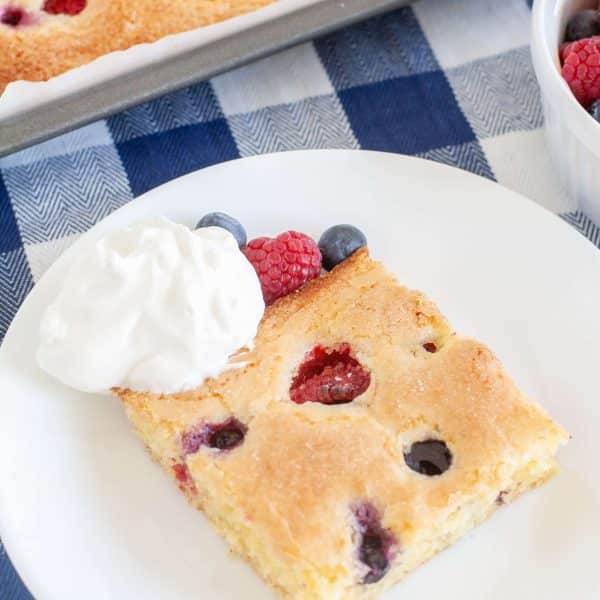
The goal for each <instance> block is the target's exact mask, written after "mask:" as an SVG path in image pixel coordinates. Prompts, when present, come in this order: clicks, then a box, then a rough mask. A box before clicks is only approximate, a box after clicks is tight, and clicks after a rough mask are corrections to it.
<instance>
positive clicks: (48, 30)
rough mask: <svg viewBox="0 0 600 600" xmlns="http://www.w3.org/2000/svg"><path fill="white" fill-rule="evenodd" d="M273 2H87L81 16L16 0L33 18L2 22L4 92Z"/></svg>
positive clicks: (0, 84) (37, 1)
mask: <svg viewBox="0 0 600 600" xmlns="http://www.w3.org/2000/svg"><path fill="white" fill-rule="evenodd" d="M272 1H273V0H185V1H181V0H152V1H151V2H149V1H148V0H87V6H86V8H85V9H84V10H83V11H82V12H81V13H79V14H78V15H73V16H70V15H54V14H47V13H45V12H43V11H42V10H41V7H42V6H43V4H44V2H43V0H12V1H11V3H10V4H11V6H15V7H22V8H24V9H26V10H28V11H31V14H32V15H33V17H32V18H33V19H34V22H33V23H32V24H30V25H23V26H20V27H10V26H7V25H2V24H0V56H2V60H1V61H0V94H1V93H2V92H3V90H4V88H5V87H6V86H7V85H8V84H9V83H10V82H11V81H17V80H20V79H25V80H29V81H45V80H47V79H49V78H50V77H53V76H55V75H59V74H60V73H63V72H64V71H67V70H69V69H72V68H74V67H78V66H81V65H84V64H86V63H88V62H90V61H92V60H94V59H95V58H98V57H99V56H102V55H103V54H107V53H109V52H113V51H115V50H125V49H126V48H129V47H131V46H133V45H135V44H140V43H144V42H153V41H156V40H158V39H160V38H162V37H164V36H167V35H170V34H173V33H179V32H182V31H188V30H190V29H195V28H196V27H201V26H204V25H209V24H211V23H216V22H218V21H223V20H225V19H229V18H231V17H234V16H237V15H241V14H243V13H246V12H250V11H253V10H256V9H257V8H261V7H262V6H266V5H267V4H270V3H271V2H272Z"/></svg>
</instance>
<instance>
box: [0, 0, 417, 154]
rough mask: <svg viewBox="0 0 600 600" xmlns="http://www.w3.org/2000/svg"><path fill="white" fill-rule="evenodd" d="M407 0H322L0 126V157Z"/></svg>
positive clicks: (50, 103)
mask: <svg viewBox="0 0 600 600" xmlns="http://www.w3.org/2000/svg"><path fill="white" fill-rule="evenodd" d="M410 2H411V0H322V1H321V2H318V3H316V4H311V5H309V6H306V7H304V8H301V9H298V10H295V11H294V12H291V13H288V14H284V15H283V16H280V17H277V18H276V19H273V20H271V21H267V22H264V23H261V24H259V25H255V26H253V27H250V28H248V29H245V30H242V31H241V32H237V33H235V34H232V35H228V36H226V37H221V38H219V39H216V40H213V41H211V42H209V43H206V44H202V45H199V46H198V47H196V48H194V50H193V51H187V52H184V53H182V54H179V55H177V56H175V57H172V58H170V59H168V60H165V61H163V62H160V63H157V64H153V65H151V66H148V67H144V68H141V69H138V70H135V71H133V72H130V73H127V74H125V75H120V76H118V77H115V78H114V79H111V80H109V81H105V82H102V83H99V84H97V85H94V86H91V87H89V88H88V89H86V90H85V91H83V92H78V93H76V94H72V95H70V96H67V97H66V98H61V99H57V100H54V101H51V102H48V103H47V104H44V105H42V106H37V107H35V108H31V109H29V110H27V111H25V112H22V113H19V114H18V115H16V116H13V117H9V118H8V119H6V120H3V121H1V122H0V156H4V155H6V154H10V153H11V152H15V151H16V150H20V149H22V148H25V147H27V146H30V145H32V144H35V143H38V142H42V141H44V140H47V139H49V138H51V137H54V136H56V135H59V134H61V133H64V132H66V131H69V130H71V129H75V128H76V127H80V126H82V125H85V124H87V123H90V122H92V121H96V120H98V119H101V118H104V117H107V116H109V115H111V114H114V113H116V112H119V111H121V110H124V109H126V108H129V107H130V106H134V105H136V104H139V103H141V102H145V101H147V100H151V99H153V98H156V97H158V96H162V95H163V94H166V93H168V92H172V91H174V90H177V89H179V88H182V87H186V86H189V85H191V84H194V83H197V82H199V81H203V80H205V79H209V78H210V77H213V76H215V75H218V74H219V73H222V72H224V71H227V70H229V69H232V68H234V67H237V66H240V65H243V64H245V63H247V62H250V61H252V60H255V59H258V58H261V57H263V56H266V55H268V54H270V53H272V52H275V51H277V50H282V49H285V48H288V47H290V46H293V45H295V44H298V43H301V42H304V41H306V40H309V39H312V38H314V37H318V36H321V35H324V34H326V33H329V32H331V31H333V30H335V29H339V28H341V27H344V26H346V25H350V24H352V23H355V22H357V21H360V20H361V19H365V18H368V17H371V16H374V15H377V14H380V13H382V12H385V11H387V10H391V9H393V8H397V7H399V6H403V5H406V4H409V3H410Z"/></svg>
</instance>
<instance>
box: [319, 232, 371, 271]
mask: <svg viewBox="0 0 600 600" xmlns="http://www.w3.org/2000/svg"><path fill="white" fill-rule="evenodd" d="M366 245H367V238H366V237H365V234H364V233H363V232H362V231H361V230H360V229H357V228H356V227H354V226H352V225H334V226H333V227H330V228H329V229H328V230H327V231H325V233H323V235H322V236H321V239H320V240H319V250H321V254H322V255H323V268H325V269H327V270H328V271H331V269H333V267H335V266H336V265H338V264H340V263H341V262H342V261H344V260H346V259H347V258H348V257H349V256H350V255H351V254H354V252H356V251H357V250H358V249H359V248H362V247H363V246H366Z"/></svg>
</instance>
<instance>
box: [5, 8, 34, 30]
mask: <svg viewBox="0 0 600 600" xmlns="http://www.w3.org/2000/svg"><path fill="white" fill-rule="evenodd" d="M34 22H35V19H34V17H33V15H32V14H31V13H28V12H27V11H26V10H24V9H22V8H19V7H18V6H5V7H4V8H0V23H2V25H8V26H9V27H21V26H22V25H31V24H32V23H34Z"/></svg>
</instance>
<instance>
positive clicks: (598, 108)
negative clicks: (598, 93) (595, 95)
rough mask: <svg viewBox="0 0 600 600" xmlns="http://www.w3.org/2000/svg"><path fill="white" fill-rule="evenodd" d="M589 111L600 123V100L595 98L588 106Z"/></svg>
mask: <svg viewBox="0 0 600 600" xmlns="http://www.w3.org/2000/svg"><path fill="white" fill-rule="evenodd" d="M588 112H589V113H590V115H592V117H594V119H596V121H598V122H599V123H600V100H594V102H592V103H591V104H590V106H589V108H588Z"/></svg>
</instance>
